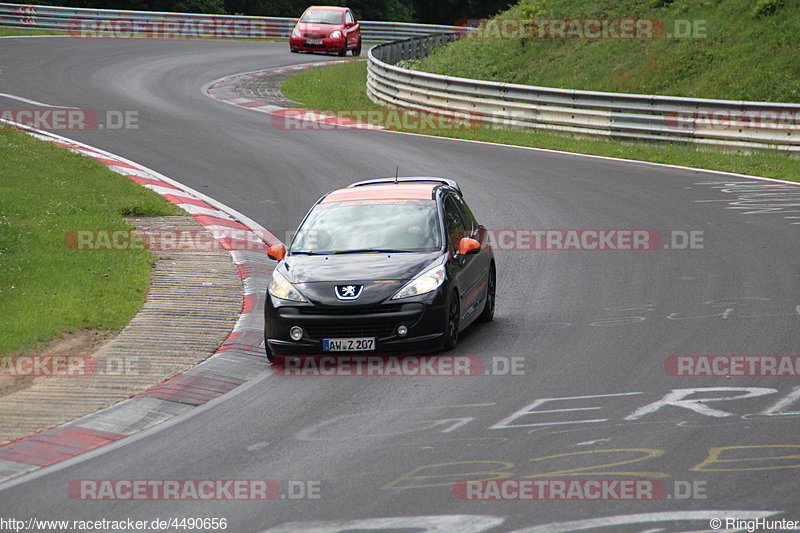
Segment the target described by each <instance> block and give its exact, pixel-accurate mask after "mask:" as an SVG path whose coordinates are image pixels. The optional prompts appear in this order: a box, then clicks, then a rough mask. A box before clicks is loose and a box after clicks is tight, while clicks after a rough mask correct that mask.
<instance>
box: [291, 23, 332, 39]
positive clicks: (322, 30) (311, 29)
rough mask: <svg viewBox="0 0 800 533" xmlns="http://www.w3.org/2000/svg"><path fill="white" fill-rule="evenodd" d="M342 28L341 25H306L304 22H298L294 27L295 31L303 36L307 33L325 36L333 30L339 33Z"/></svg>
mask: <svg viewBox="0 0 800 533" xmlns="http://www.w3.org/2000/svg"><path fill="white" fill-rule="evenodd" d="M342 28H343V26H342V25H341V24H307V23H305V22H298V23H297V25H296V26H295V29H297V30H298V31H300V32H302V33H303V34H305V33H306V32H308V33H315V34H322V35H325V36H327V35H328V34H329V33H330V32H332V31H334V30H339V31H341V30H342Z"/></svg>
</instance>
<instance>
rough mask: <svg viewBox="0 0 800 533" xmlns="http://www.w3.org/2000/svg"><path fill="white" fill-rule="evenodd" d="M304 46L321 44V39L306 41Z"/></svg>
mask: <svg viewBox="0 0 800 533" xmlns="http://www.w3.org/2000/svg"><path fill="white" fill-rule="evenodd" d="M306 44H322V39H306Z"/></svg>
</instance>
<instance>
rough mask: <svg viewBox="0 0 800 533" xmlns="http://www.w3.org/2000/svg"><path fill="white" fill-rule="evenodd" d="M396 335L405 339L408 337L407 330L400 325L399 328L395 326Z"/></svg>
mask: <svg viewBox="0 0 800 533" xmlns="http://www.w3.org/2000/svg"><path fill="white" fill-rule="evenodd" d="M397 334H398V335H400V336H401V337H405V336H406V335H408V328H407V327H406V326H405V325H403V324H400V325H399V326H397Z"/></svg>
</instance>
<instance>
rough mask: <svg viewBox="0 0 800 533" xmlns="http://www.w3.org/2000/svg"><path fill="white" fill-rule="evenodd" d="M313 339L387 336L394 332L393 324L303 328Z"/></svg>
mask: <svg viewBox="0 0 800 533" xmlns="http://www.w3.org/2000/svg"><path fill="white" fill-rule="evenodd" d="M305 330H306V332H307V333H308V336H309V337H311V338H313V339H328V338H341V337H388V336H390V335H393V334H394V330H395V325H394V324H347V325H341V326H337V325H314V326H308V327H306V328H305Z"/></svg>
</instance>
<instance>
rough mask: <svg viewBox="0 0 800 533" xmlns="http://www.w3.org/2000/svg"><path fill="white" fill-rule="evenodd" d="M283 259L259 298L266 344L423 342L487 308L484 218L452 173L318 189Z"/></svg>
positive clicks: (428, 347) (284, 349)
mask: <svg viewBox="0 0 800 533" xmlns="http://www.w3.org/2000/svg"><path fill="white" fill-rule="evenodd" d="M269 255H270V257H272V258H273V259H275V260H277V261H279V263H278V265H277V266H276V267H275V270H274V272H273V275H272V280H271V281H270V284H269V289H268V295H267V299H266V306H265V340H266V350H267V355H268V356H269V357H270V359H271V360H275V358H276V357H277V356H281V355H309V354H315V355H317V354H326V353H332V352H376V353H428V352H434V351H438V350H441V349H446V350H447V349H451V348H453V347H454V346H455V345H456V343H457V342H458V336H459V333H460V332H461V331H462V330H464V328H466V327H467V326H469V325H470V324H471V323H472V322H474V321H476V320H481V321H490V320H492V317H493V316H494V307H495V288H496V269H495V261H494V254H493V252H492V248H491V245H490V243H489V240H488V235H487V231H486V229H485V228H484V227H483V226H481V225H480V224H478V222H477V220H475V217H474V215H473V214H472V211H471V210H470V208H469V207H468V206H467V204H466V202H465V201H464V198H463V196H462V194H461V189H460V188H459V186H458V184H457V183H456V182H455V181H453V180H450V179H444V178H427V177H425V178H385V179H375V180H368V181H361V182H358V183H354V184H352V185H350V186H349V187H347V188H345V189H339V190H336V191H333V192H331V193H329V194H327V195H325V196H323V197H322V198H321V199H320V200H319V201H318V202H317V203H316V204H315V205H314V207H312V208H311V210H310V211H309V212H308V214H307V215H306V217H305V219H303V222H302V223H301V224H300V227H299V228H298V230H297V233H296V234H295V236H294V238H293V239H292V242H291V244H290V245H289V248H288V249H287V248H286V247H285V246H284V245H283V244H277V245H275V246H272V247H270V249H269Z"/></svg>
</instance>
